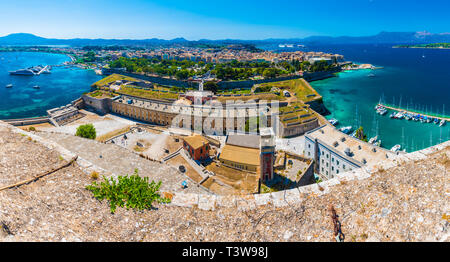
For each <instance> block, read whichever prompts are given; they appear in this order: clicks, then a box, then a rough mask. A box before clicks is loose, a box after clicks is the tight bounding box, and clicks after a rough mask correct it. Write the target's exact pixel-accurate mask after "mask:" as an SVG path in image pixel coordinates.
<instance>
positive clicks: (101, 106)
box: [81, 95, 112, 114]
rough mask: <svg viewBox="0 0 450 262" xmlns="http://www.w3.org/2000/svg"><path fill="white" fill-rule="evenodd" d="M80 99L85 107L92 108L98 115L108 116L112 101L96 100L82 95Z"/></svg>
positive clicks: (107, 99) (106, 99)
mask: <svg viewBox="0 0 450 262" xmlns="http://www.w3.org/2000/svg"><path fill="white" fill-rule="evenodd" d="M81 98H82V99H83V101H84V105H85V106H87V107H90V108H93V109H94V110H95V111H96V112H98V113H100V114H108V113H109V112H110V108H111V102H112V99H110V98H102V99H98V98H95V97H91V96H88V95H83V96H82V97H81Z"/></svg>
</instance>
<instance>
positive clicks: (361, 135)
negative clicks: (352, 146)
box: [356, 126, 367, 142]
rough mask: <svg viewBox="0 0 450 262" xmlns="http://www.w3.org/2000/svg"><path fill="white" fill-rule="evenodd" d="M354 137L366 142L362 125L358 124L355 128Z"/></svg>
mask: <svg viewBox="0 0 450 262" xmlns="http://www.w3.org/2000/svg"><path fill="white" fill-rule="evenodd" d="M356 138H358V139H359V140H362V141H364V142H367V135H365V134H364V128H363V127H362V126H360V127H359V128H358V129H357V130H356Z"/></svg>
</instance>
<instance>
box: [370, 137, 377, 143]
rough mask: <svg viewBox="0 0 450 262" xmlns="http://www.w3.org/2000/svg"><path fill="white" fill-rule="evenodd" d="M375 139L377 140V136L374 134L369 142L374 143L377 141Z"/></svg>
mask: <svg viewBox="0 0 450 262" xmlns="http://www.w3.org/2000/svg"><path fill="white" fill-rule="evenodd" d="M377 140H378V136H374V137H372V138H371V139H369V143H370V144H372V145H374V144H375V142H377Z"/></svg>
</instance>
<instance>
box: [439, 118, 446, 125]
mask: <svg viewBox="0 0 450 262" xmlns="http://www.w3.org/2000/svg"><path fill="white" fill-rule="evenodd" d="M446 122H447V121H445V120H444V119H442V120H441V122H439V126H443V125H445V123H446Z"/></svg>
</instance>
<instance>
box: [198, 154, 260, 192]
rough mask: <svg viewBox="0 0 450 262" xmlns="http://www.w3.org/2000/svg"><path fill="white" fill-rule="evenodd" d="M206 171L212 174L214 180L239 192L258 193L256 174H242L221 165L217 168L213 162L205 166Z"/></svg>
mask: <svg viewBox="0 0 450 262" xmlns="http://www.w3.org/2000/svg"><path fill="white" fill-rule="evenodd" d="M206 169H207V170H209V171H211V172H214V173H215V174H216V176H215V178H216V179H219V180H220V181H222V182H224V183H226V184H228V185H230V186H232V187H234V188H235V189H236V190H237V191H239V192H241V191H245V192H248V193H256V192H258V180H259V177H258V175H257V174H253V173H248V172H243V171H240V170H236V169H233V168H230V167H226V166H223V165H220V166H217V164H216V163H215V162H213V163H211V164H209V165H208V166H206Z"/></svg>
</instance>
